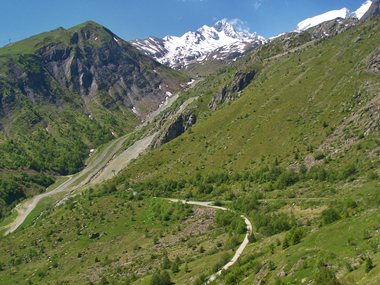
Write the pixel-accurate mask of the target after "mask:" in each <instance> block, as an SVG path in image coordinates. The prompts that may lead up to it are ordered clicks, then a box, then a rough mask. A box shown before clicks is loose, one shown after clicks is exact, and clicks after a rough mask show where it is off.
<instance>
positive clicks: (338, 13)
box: [295, 0, 372, 32]
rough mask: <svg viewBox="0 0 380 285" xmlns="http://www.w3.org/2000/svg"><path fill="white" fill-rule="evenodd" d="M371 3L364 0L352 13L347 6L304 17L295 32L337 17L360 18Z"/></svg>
mask: <svg viewBox="0 0 380 285" xmlns="http://www.w3.org/2000/svg"><path fill="white" fill-rule="evenodd" d="M371 5H372V1H370V0H366V2H365V3H363V4H362V5H361V6H360V8H359V9H357V10H356V11H355V12H352V13H351V12H350V11H349V10H348V9H347V8H342V9H340V10H332V11H329V12H326V13H323V14H321V15H318V16H314V17H311V18H308V19H305V20H303V21H302V22H300V23H298V25H297V27H296V29H295V32H303V31H305V30H307V29H309V28H312V27H315V26H317V25H319V24H322V23H324V22H327V21H331V20H335V19H337V18H342V19H347V18H357V19H359V20H360V19H361V18H362V17H363V16H364V14H365V13H366V12H367V11H368V9H369V8H370V7H371Z"/></svg>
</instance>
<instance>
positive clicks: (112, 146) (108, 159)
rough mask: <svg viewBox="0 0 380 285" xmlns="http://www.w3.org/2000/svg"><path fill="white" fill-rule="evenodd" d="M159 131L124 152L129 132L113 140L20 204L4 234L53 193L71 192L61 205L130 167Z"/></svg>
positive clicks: (153, 116) (170, 102)
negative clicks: (72, 172)
mask: <svg viewBox="0 0 380 285" xmlns="http://www.w3.org/2000/svg"><path fill="white" fill-rule="evenodd" d="M177 98H178V95H174V96H173V98H172V99H171V100H169V101H168V102H167V104H165V105H164V106H162V107H161V108H160V109H159V110H157V111H155V113H154V114H151V116H150V117H149V120H150V121H151V120H153V119H154V118H155V117H157V116H158V115H159V114H160V113H161V112H162V111H164V110H165V109H167V108H169V107H170V106H171V105H172V104H173V103H174V102H175V99H177ZM194 100H196V98H189V99H188V100H187V101H185V102H184V103H183V104H182V105H181V106H180V108H179V110H178V111H177V113H176V114H178V112H182V111H183V110H184V109H185V108H186V107H187V106H188V105H189V104H190V103H191V102H193V101H194ZM144 124H146V123H144ZM157 134H158V131H156V132H155V133H153V134H147V135H146V136H145V137H143V138H142V139H140V140H138V141H136V142H135V143H134V144H133V145H132V146H130V147H129V148H127V149H126V150H125V151H123V152H121V153H120V154H119V151H120V150H121V148H122V147H123V143H124V142H125V141H126V139H127V138H128V135H125V136H122V137H120V138H117V139H115V140H114V141H112V142H110V143H109V144H108V145H107V146H106V147H105V148H104V149H103V150H101V151H100V152H99V154H98V155H97V156H96V157H95V159H93V160H92V161H91V162H90V163H89V164H88V165H87V166H86V167H85V168H84V169H83V170H82V171H80V172H79V173H77V174H75V175H71V176H67V178H68V179H67V180H66V181H65V182H64V183H62V184H60V185H58V186H57V187H56V188H54V189H53V190H51V191H49V192H45V193H42V194H39V195H37V196H34V197H32V198H30V199H27V200H25V201H23V202H21V203H20V204H18V205H17V206H16V207H15V210H16V212H17V216H16V218H15V220H13V221H12V222H11V223H10V224H8V225H6V226H4V227H3V228H1V229H0V230H5V232H4V235H8V234H10V233H12V232H14V231H15V230H17V229H18V228H19V227H20V226H21V225H22V223H23V222H24V221H25V219H26V218H27V217H28V216H29V214H30V213H31V212H32V211H33V209H35V208H36V206H37V205H38V203H39V202H40V201H41V200H42V199H44V198H47V197H52V196H54V195H57V194H59V193H62V194H65V193H67V194H66V195H65V197H64V198H63V199H61V200H60V201H58V203H57V205H59V204H60V203H62V202H64V201H65V200H66V199H68V198H69V197H71V196H72V195H73V194H74V192H76V190H78V189H80V188H81V187H83V186H85V185H95V184H98V183H101V182H103V181H105V180H108V179H111V178H112V177H113V176H115V175H116V174H117V173H118V172H119V171H120V170H122V169H124V168H125V167H127V166H128V164H129V163H130V162H131V161H132V160H133V159H135V158H137V157H138V156H139V155H140V154H141V153H143V152H144V151H145V150H146V149H147V148H148V147H149V146H150V144H151V142H152V141H153V139H154V138H155V136H156V135H157Z"/></svg>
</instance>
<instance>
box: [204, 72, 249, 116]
mask: <svg viewBox="0 0 380 285" xmlns="http://www.w3.org/2000/svg"><path fill="white" fill-rule="evenodd" d="M255 75H256V71H255V70H252V71H249V72H246V73H243V72H237V73H236V74H235V77H234V79H233V81H232V83H231V84H230V85H227V86H224V87H223V88H222V90H221V91H220V92H219V93H218V94H216V95H215V96H214V98H213V99H212V101H211V102H210V104H209V108H210V109H212V110H216V109H217V108H218V106H220V105H221V104H223V103H224V102H228V101H232V100H234V99H236V98H237V97H238V96H239V95H240V94H239V93H240V92H241V91H242V90H243V89H244V88H245V87H247V86H248V85H249V84H250V83H251V81H252V80H253V79H254V78H255Z"/></svg>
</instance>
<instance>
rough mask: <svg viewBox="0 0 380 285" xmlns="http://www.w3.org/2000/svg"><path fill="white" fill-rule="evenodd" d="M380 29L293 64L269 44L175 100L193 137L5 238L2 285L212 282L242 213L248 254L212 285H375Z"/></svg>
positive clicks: (295, 57)
mask: <svg viewBox="0 0 380 285" xmlns="http://www.w3.org/2000/svg"><path fill="white" fill-rule="evenodd" d="M379 31H380V20H379V19H373V20H372V21H368V22H365V23H361V24H360V25H357V26H355V27H353V28H350V29H348V30H347V31H346V32H344V33H341V34H339V35H337V36H334V37H328V38H325V39H323V40H316V41H311V42H308V43H307V44H306V45H303V46H299V45H298V44H295V46H297V48H296V49H295V50H290V51H289V52H288V53H286V54H281V55H276V54H275V50H277V47H275V48H273V49H272V48H270V47H267V48H265V47H264V48H262V49H259V50H257V51H254V52H253V53H251V54H250V55H248V56H246V57H244V58H242V59H240V60H239V61H238V62H236V63H235V64H231V65H227V66H225V67H224V68H223V69H221V70H220V71H219V72H218V73H216V74H213V75H210V76H208V77H207V78H206V79H205V80H203V81H202V82H200V83H199V84H198V85H197V86H196V87H195V88H193V89H191V90H189V91H187V92H185V93H184V94H182V96H181V97H180V99H179V100H180V101H179V102H178V103H177V104H180V102H183V101H184V100H186V99H187V98H189V97H198V99H197V100H194V101H193V103H192V104H191V105H190V107H189V108H190V111H191V112H192V113H194V114H196V116H197V118H198V120H197V123H196V124H195V125H194V126H193V127H191V129H189V130H187V131H186V132H185V133H184V134H182V135H181V136H179V137H177V138H176V139H174V140H172V141H170V142H168V143H167V144H164V145H162V146H160V147H158V148H156V149H152V150H151V151H149V152H147V153H146V154H145V155H142V156H140V157H139V158H138V159H136V160H135V161H134V162H133V163H132V164H131V165H130V166H129V167H128V169H126V170H125V171H124V172H123V173H121V174H119V175H118V176H116V177H115V178H114V179H112V180H111V181H108V182H106V183H104V184H102V185H99V186H97V187H94V188H91V189H87V190H85V191H83V192H81V194H78V195H77V196H74V197H72V198H71V199H70V200H69V201H67V202H66V203H64V204H63V205H60V206H57V207H54V206H51V207H49V206H46V207H47V210H45V211H43V212H42V213H41V215H34V217H37V218H36V219H34V220H32V219H30V220H29V221H28V222H27V223H26V224H24V225H23V227H22V229H20V230H18V231H16V232H14V233H12V234H11V235H9V236H7V237H3V238H1V239H0V251H1V252H2V255H1V256H0V283H4V284H25V283H27V282H29V284H30V283H31V284H78V283H80V284H82V283H83V284H149V285H157V284H169V282H166V283H160V282H161V281H162V280H167V279H169V278H170V279H171V281H172V282H173V283H174V284H194V285H200V284H204V283H205V280H206V277H207V276H209V275H210V274H212V273H213V272H215V271H217V270H218V269H220V268H221V266H222V265H223V264H225V263H226V262H227V261H228V260H229V258H230V257H231V255H232V253H233V250H235V249H236V246H237V245H238V244H239V242H240V241H241V240H242V238H243V236H242V235H243V234H244V231H245V229H244V224H243V222H242V219H240V218H239V214H244V215H245V216H247V217H248V218H249V219H250V220H251V221H252V223H253V226H254V229H253V230H254V233H253V235H251V236H250V244H249V245H248V248H247V249H246V250H245V251H244V254H243V256H242V257H241V258H240V259H239V261H238V262H237V263H236V264H235V265H234V266H233V267H232V268H231V269H230V270H228V271H227V272H224V273H223V274H222V276H221V277H220V278H218V279H217V280H216V281H214V282H213V284H225V285H232V284H377V283H378V282H379V276H380V271H379V270H380V263H379V262H380V248H379V243H380V234H379V228H380V224H379V215H380V213H379V206H380V192H379V189H380V180H379V172H380V169H379V166H380V159H379V158H380V156H379V145H380V132H379V131H380V130H379V114H380V110H379V102H380V101H379V100H380V97H379V94H380V80H379V73H378V69H376V68H373V66H376V62H378V54H379V50H378V49H379V47H378V43H379V42H380V34H379ZM301 39H302V37H301ZM277 44H278V43H276V45H277ZM280 50H283V49H280ZM253 71H255V72H254V74H255V76H254V78H253V80H252V81H251V82H250V84H249V85H248V86H247V87H245V88H244V89H243V90H239V91H237V92H232V94H229V95H230V98H229V100H227V101H226V102H224V103H222V104H220V105H219V106H218V108H217V109H216V111H214V110H213V108H210V106H211V105H212V104H211V105H210V103H211V102H214V98H215V97H217V96H218V95H220V92H222V90H223V89H224V90H230V91H233V90H236V88H234V85H235V84H236V82H237V81H239V80H237V78H240V77H241V75H242V74H247V73H249V72H253ZM233 98H234V99H235V100H232V99H233ZM155 197H159V198H155ZM162 197H170V198H183V199H189V200H204V201H211V200H212V201H215V204H217V205H224V206H225V207H228V208H230V209H232V210H234V212H233V213H229V212H215V211H211V210H210V211H207V210H205V209H203V210H201V209H200V208H196V207H195V208H189V207H188V206H184V205H176V204H170V203H169V202H168V201H166V200H163V199H162ZM30 237H33V238H30ZM165 272H166V273H165ZM168 274H169V276H168ZM158 280H161V281H158Z"/></svg>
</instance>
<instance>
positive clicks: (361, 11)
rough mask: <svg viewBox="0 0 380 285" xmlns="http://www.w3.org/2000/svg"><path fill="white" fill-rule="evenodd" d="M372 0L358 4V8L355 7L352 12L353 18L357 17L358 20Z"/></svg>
mask: <svg viewBox="0 0 380 285" xmlns="http://www.w3.org/2000/svg"><path fill="white" fill-rule="evenodd" d="M371 5H372V1H370V0H367V1H366V2H365V3H364V4H362V5H361V6H360V8H359V9H357V10H356V11H355V12H353V13H352V14H353V16H354V17H355V18H358V19H359V20H360V19H361V18H362V17H363V16H364V14H365V13H366V12H367V11H368V9H369V8H370V7H371Z"/></svg>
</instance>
